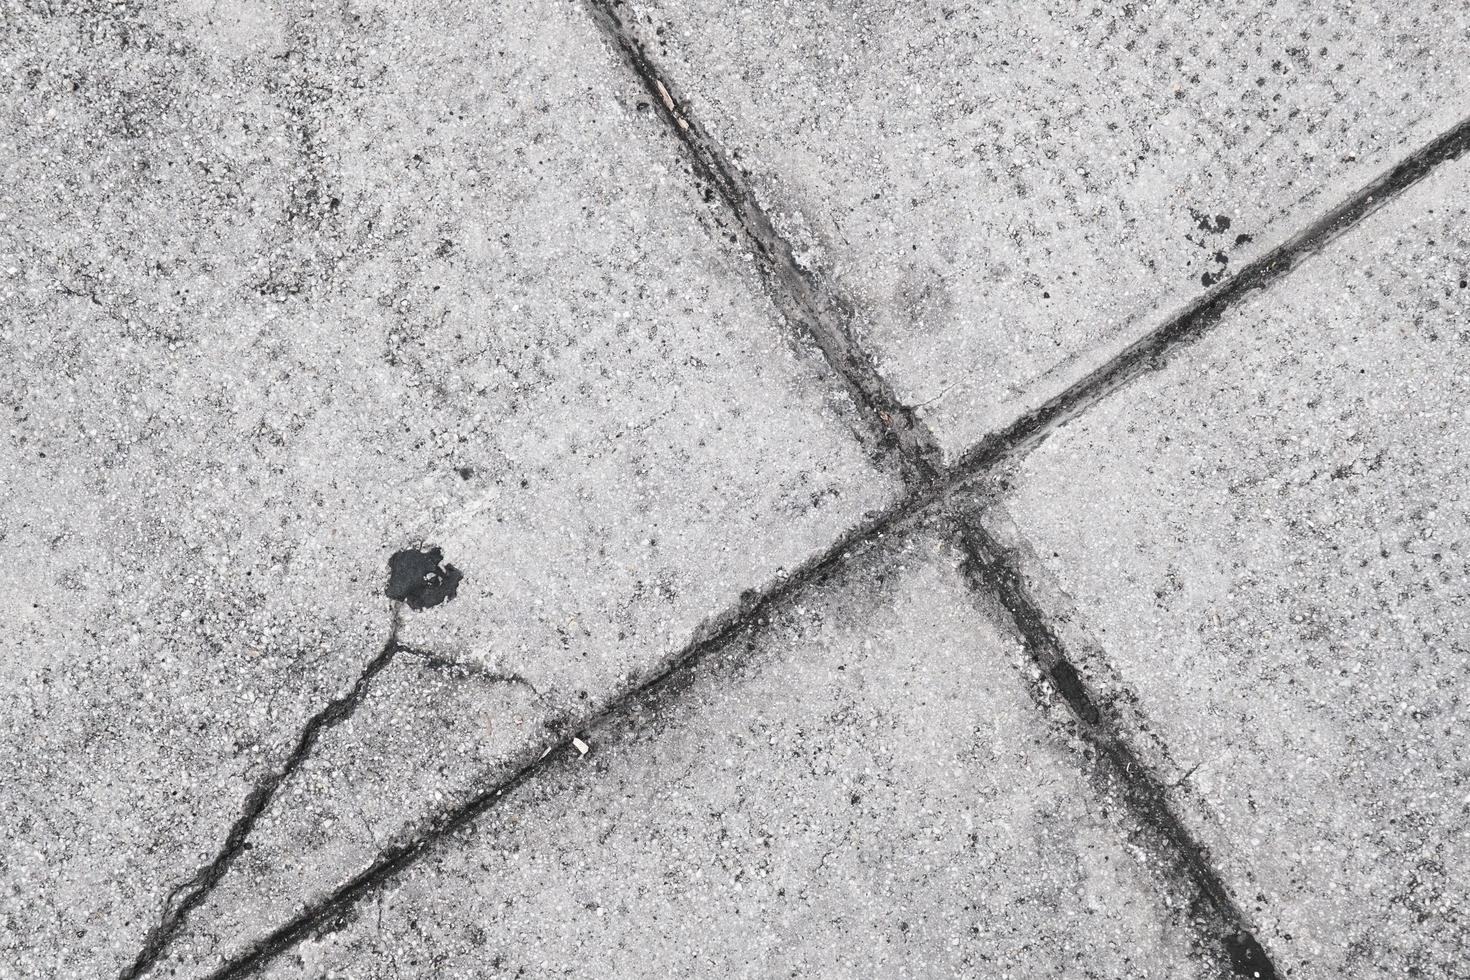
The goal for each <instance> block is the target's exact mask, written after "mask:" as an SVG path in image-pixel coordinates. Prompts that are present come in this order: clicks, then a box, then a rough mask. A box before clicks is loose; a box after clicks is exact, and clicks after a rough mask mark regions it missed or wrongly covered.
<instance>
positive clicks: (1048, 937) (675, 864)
mask: <svg viewBox="0 0 1470 980" xmlns="http://www.w3.org/2000/svg"><path fill="white" fill-rule="evenodd" d="M957 560H958V556H957V555H956V554H955V553H954V552H953V551H952V550H951V549H950V548H948V547H946V546H943V545H941V544H938V543H936V542H935V541H934V540H933V539H930V538H928V537H923V536H919V537H914V538H910V539H909V540H908V542H907V543H906V544H904V545H902V546H897V547H894V548H891V549H879V550H876V551H875V552H871V553H869V554H868V555H865V556H863V558H861V559H858V560H854V561H852V562H849V563H848V565H847V566H846V567H845V568H843V569H842V570H840V571H839V572H838V573H837V574H836V575H834V576H833V578H832V580H831V581H829V582H828V583H825V584H823V585H821V586H819V587H818V588H814V589H811V590H808V591H807V592H806V593H805V594H804V595H803V596H802V597H801V599H800V600H799V602H797V603H794V604H793V605H792V606H791V607H789V608H785V609H782V610H780V611H779V612H778V613H777V614H775V615H774V616H772V618H771V621H770V623H769V625H767V626H766V627H764V628H762V629H760V630H758V631H756V632H755V633H754V634H751V635H748V636H745V637H742V638H740V639H739V640H738V641H737V642H735V643H732V644H731V645H730V646H729V647H728V648H726V649H724V650H721V651H719V652H718V653H716V654H714V655H713V656H712V657H711V658H710V659H709V660H708V661H707V662H706V663H705V664H703V665H702V666H701V667H700V668H699V669H697V670H696V671H695V672H694V675H693V676H692V677H691V678H689V679H688V681H687V682H686V683H685V684H684V685H681V687H680V689H679V690H678V692H677V695H676V696H673V697H668V698H665V699H662V700H659V699H655V700H654V701H653V702H651V703H650V704H647V705H644V706H642V710H636V711H630V712H626V713H623V714H621V715H620V716H619V717H617V718H615V719H613V720H611V721H609V723H608V724H606V725H605V726H603V727H602V728H600V729H598V730H595V731H593V732H591V733H589V734H588V736H587V741H588V743H589V747H590V752H589V754H588V755H587V756H585V757H583V758H580V759H577V760H574V761H571V762H570V763H569V764H567V765H565V766H561V767H558V769H557V770H556V771H554V772H551V773H548V774H547V775H546V777H545V778H544V779H542V780H540V781H538V782H537V783H535V784H534V785H531V786H527V787H525V788H524V789H523V790H521V791H518V792H517V793H515V794H514V795H512V796H510V797H508V798H507V799H506V800H505V802H503V803H502V804H501V805H500V806H498V807H497V808H496V809H494V810H493V811H491V812H490V813H489V814H487V815H486V816H485V817H484V818H483V819H481V820H480V821H478V822H477V823H475V824H474V825H473V826H472V827H471V828H469V829H468V830H467V831H465V832H464V833H462V834H458V835H455V836H454V837H452V838H449V839H447V840H446V841H445V842H444V845H443V846H442V847H441V848H439V849H438V850H437V851H436V852H435V853H434V854H432V855H430V856H429V857H428V858H426V859H425V860H424V861H423V862H421V863H419V864H418V865H416V866H415V867H414V868H413V869H412V870H411V871H409V872H408V873H407V874H406V875H405V876H403V877H402V878H401V879H398V880H395V881H393V882H392V883H391V884H389V885H388V886H387V887H386V888H385V889H384V890H383V891H381V892H380V893H379V894H378V895H376V896H375V897H374V898H372V899H370V900H367V901H364V902H363V903H362V904H360V905H359V906H358V907H357V909H356V911H355V912H354V913H353V914H352V915H351V916H350V917H349V919H348V920H347V921H346V922H339V923H338V924H337V925H338V927H337V928H334V929H330V930H326V931H324V932H323V934H322V935H319V936H316V937H313V938H311V939H309V940H307V941H306V942H303V943H302V944H300V945H299V946H298V947H296V948H295V950H293V951H292V952H291V953H288V954H287V955H285V956H283V957H282V958H280V959H279V960H278V961H277V965H276V968H275V969H274V970H273V971H268V972H267V973H266V976H268V977H271V978H273V980H274V978H280V980H285V978H288V977H328V976H330V977H338V978H343V980H346V978H353V980H369V978H373V980H376V978H403V980H410V978H429V977H443V978H449V977H477V976H494V975H505V976H527V977H550V976H559V977H606V976H618V977H666V976H681V977H682V976H729V977H769V976H825V977H874V976H884V977H937V976H993V977H1016V978H1021V977H1068V978H1073V977H1123V976H1129V977H1156V978H1185V977H1195V976H1199V977H1203V976H1214V975H1215V974H1214V973H1213V972H1211V969H1210V967H1209V966H1208V965H1207V964H1204V963H1200V962H1196V961H1195V960H1194V959H1193V958H1192V953H1191V947H1192V937H1191V936H1190V934H1189V932H1188V930H1187V929H1186V928H1184V927H1182V926H1181V924H1180V922H1181V920H1182V919H1183V918H1184V912H1183V910H1181V909H1179V908H1170V907H1169V906H1168V905H1167V904H1166V902H1167V900H1168V896H1167V895H1166V894H1164V893H1160V892H1158V891H1156V888H1155V885H1154V884H1153V883H1151V881H1150V875H1149V869H1148V868H1147V866H1146V864H1145V861H1144V860H1143V859H1141V858H1140V856H1139V855H1137V854H1135V853H1132V852H1130V850H1129V849H1128V848H1126V847H1125V846H1124V839H1125V837H1124V831H1123V828H1122V827H1121V826H1120V823H1119V821H1118V819H1117V814H1116V811H1112V815H1110V813H1109V810H1108V808H1107V807H1106V806H1105V805H1103V804H1102V803H1101V802H1100V801H1098V800H1096V799H1095V798H1094V797H1093V796H1092V794H1091V792H1090V790H1089V787H1088V784H1087V781H1086V780H1085V779H1084V778H1083V775H1082V767H1083V762H1082V759H1081V753H1080V751H1079V746H1078V745H1076V744H1074V743H1073V742H1072V741H1071V740H1070V739H1069V738H1068V737H1067V736H1066V734H1065V729H1064V727H1062V724H1063V723H1064V717H1065V711H1063V712H1061V717H1058V716H1057V715H1056V714H1055V711H1054V709H1052V708H1051V707H1049V706H1047V707H1043V708H1042V709H1041V710H1038V706H1037V705H1036V704H1034V703H1033V702H1032V698H1031V696H1030V694H1029V693H1028V691H1027V687H1026V677H1027V664H1026V661H1025V658H1024V656H1023V655H1022V654H1021V650H1020V645H1019V643H1018V642H1017V641H1016V640H1015V639H1014V637H1012V636H1010V635H1009V634H1008V633H1006V632H1004V631H1003V630H1000V629H997V627H996V626H995V625H994V624H993V623H992V621H991V619H990V618H989V615H988V614H987V613H986V612H985V611H984V610H982V609H980V608H978V607H977V606H976V604H975V602H974V599H973V598H972V596H971V595H970V593H969V592H968V590H967V588H966V586H965V584H964V582H963V580H962V578H961V576H960V575H959V574H958V572H957V571H956V570H955V564H956V562H957Z"/></svg>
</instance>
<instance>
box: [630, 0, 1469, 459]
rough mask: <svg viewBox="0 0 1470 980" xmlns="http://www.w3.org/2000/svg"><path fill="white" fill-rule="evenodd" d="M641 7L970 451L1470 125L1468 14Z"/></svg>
mask: <svg viewBox="0 0 1470 980" xmlns="http://www.w3.org/2000/svg"><path fill="white" fill-rule="evenodd" d="M621 9H622V10H624V11H626V12H627V13H626V14H625V16H627V17H628V18H629V19H630V20H631V21H632V22H634V23H635V24H636V25H637V30H638V33H639V34H640V36H641V37H643V38H645V39H646V40H647V42H648V46H649V54H650V56H651V57H652V58H653V60H654V61H655V62H657V63H658V65H659V66H660V67H661V69H662V70H663V72H664V73H665V74H666V75H667V76H668V77H669V79H670V84H672V85H674V86H675V91H676V93H677V95H678V97H679V98H680V100H681V102H682V104H683V105H685V106H687V108H688V110H689V112H690V114H691V115H692V116H693V117H694V118H695V119H696V120H697V121H698V122H699V123H701V124H702V125H703V126H704V128H705V129H706V130H708V132H709V133H710V135H711V137H712V138H713V139H714V140H715V141H716V142H717V143H719V144H720V145H721V146H722V147H723V148H724V151H725V153H726V154H727V156H728V157H729V158H730V159H731V161H732V162H733V163H734V164H735V165H736V166H738V167H739V168H741V169H743V170H745V171H747V172H748V174H749V178H748V179H749V182H750V184H751V185H752V187H753V190H754V193H755V195H756V197H757V198H758V199H759V200H760V201H761V203H762V204H763V206H764V207H765V209H766V210H767V211H768V212H770V214H771V215H772V218H773V220H774V221H775V223H776V224H777V226H778V227H779V228H780V229H781V230H782V231H783V232H784V233H785V234H786V235H787V236H788V238H789V239H790V240H791V242H792V243H793V246H794V248H795V251H796V254H797V257H798V259H799V260H800V261H802V262H803V263H804V264H805V265H806V266H807V268H809V269H810V270H812V271H813V272H814V273H815V274H816V275H817V276H819V277H820V278H821V279H823V280H825V281H826V282H827V283H828V284H829V286H830V287H831V288H834V289H836V290H839V291H842V292H846V293H847V294H848V295H849V297H850V299H851V301H852V302H853V304H854V306H855V307H856V324H855V325H856V329H857V330H858V332H859V333H860V334H861V335H862V336H863V337H864V340H865V341H866V343H867V345H868V347H869V349H870V350H871V351H873V353H874V354H875V356H876V357H877V359H878V362H879V366H880V369H881V370H882V372H883V373H884V374H886V375H887V376H888V378H889V380H890V381H891V382H892V383H893V385H894V387H895V389H896V390H897V392H898V394H899V397H900V399H901V400H902V401H904V402H906V403H907V404H909V405H912V406H916V407H918V409H919V411H920V413H921V415H922V416H923V417H924V418H925V420H926V421H927V422H928V423H929V425H930V426H931V427H933V429H934V430H935V433H936V435H937V436H938V437H939V440H940V443H941V445H942V447H943V448H944V449H945V451H946V452H947V453H948V454H950V455H951V456H953V455H955V454H958V453H959V452H961V451H963V450H964V449H965V448H966V447H967V446H968V445H970V444H971V443H973V442H974V441H975V440H976V439H978V438H979V437H981V436H983V435H985V434H986V433H987V432H990V431H993V430H995V429H998V428H1000V427H1002V426H1004V425H1005V424H1006V423H1007V422H1009V421H1011V420H1012V419H1014V418H1015V417H1017V416H1018V415H1020V414H1023V413H1024V412H1026V411H1027V410H1029V409H1031V408H1034V407H1035V406H1036V405H1038V404H1039V403H1040V402H1042V401H1044V400H1045V399H1047V398H1048V397H1050V396H1052V395H1054V394H1056V393H1057V392H1059V391H1061V390H1062V389H1063V388H1064V387H1065V386H1066V385H1068V384H1070V383H1072V382H1073V381H1075V380H1077V379H1078V378H1079V377H1081V376H1082V375H1084V374H1085V373H1086V372H1087V371H1088V370H1090V369H1091V368H1093V367H1095V366H1097V365H1098V364H1099V363H1100V362H1101V361H1103V360H1105V359H1106V358H1107V357H1109V356H1111V355H1112V354H1114V353H1116V352H1117V351H1118V350H1120V349H1121V348H1122V347H1124V346H1125V345H1126V344H1127V343H1128V342H1129V341H1131V340H1133V339H1134V338H1136V337H1138V336H1140V335H1141V334H1142V333H1144V332H1146V331H1147V330H1149V329H1151V328H1152V327H1154V326H1156V325H1157V324H1158V323H1159V322H1160V321H1161V320H1162V319H1164V318H1166V317H1167V316H1168V315H1169V314H1170V313H1172V312H1173V311H1174V310H1175V309H1176V308H1177V307H1179V306H1180V305H1182V304H1183V303H1184V302H1185V301H1186V300H1187V299H1188V298H1190V297H1191V296H1193V295H1194V294H1196V293H1197V292H1199V291H1200V290H1201V288H1202V284H1208V283H1213V282H1215V281H1216V280H1218V279H1219V278H1221V277H1222V275H1224V274H1226V273H1228V272H1230V271H1233V270H1235V269H1238V268H1239V267H1240V266H1241V265H1242V264H1243V263H1244V262H1248V261H1250V260H1251V259H1252V258H1254V257H1256V256H1258V255H1260V254H1262V253H1263V252H1264V251H1266V250H1268V249H1269V248H1270V247H1271V246H1273V245H1275V244H1277V243H1278V242H1279V241H1281V240H1282V239H1284V238H1286V237H1289V236H1290V235H1291V234H1292V233H1293V232H1294V231H1296V230H1297V229H1299V228H1300V227H1302V226H1303V225H1305V224H1307V223H1308V222H1309V221H1310V220H1311V219H1312V218H1313V217H1314V216H1315V215H1316V214H1318V213H1320V212H1321V211H1323V210H1325V209H1326V208H1328V207H1331V206H1332V205H1333V204H1334V203H1335V202H1336V201H1337V200H1338V199H1339V198H1341V197H1343V196H1344V195H1345V194H1347V193H1349V192H1350V191H1352V190H1355V189H1356V188H1357V187H1358V186H1360V185H1362V184H1364V183H1366V182H1367V181H1368V180H1369V179H1370V178H1371V177H1373V176H1374V175H1375V174H1377V173H1378V172H1379V171H1380V170H1381V169H1383V168H1384V167H1385V166H1386V165H1387V164H1388V163H1390V162H1392V161H1393V160H1394V159H1396V158H1397V157H1399V156H1401V155H1403V154H1404V153H1406V152H1407V150H1408V149H1410V148H1412V147H1414V146H1416V145H1417V144H1419V143H1422V142H1424V141H1425V140H1427V139H1428V138H1430V137H1431V136H1434V135H1436V134H1438V133H1439V132H1441V131H1443V130H1445V129H1448V128H1449V126H1450V125H1451V124H1453V123H1454V122H1456V121H1458V120H1459V119H1460V118H1462V117H1464V116H1465V115H1466V114H1467V106H1470V76H1467V75H1466V73H1465V72H1464V71H1463V70H1462V68H1461V67H1460V66H1461V65H1463V64H1464V63H1465V61H1466V60H1467V59H1470V9H1467V8H1466V7H1465V6H1464V5H1463V4H1453V3H1451V4H1441V3H1402V2H1397V0H1367V2H1359V3H1351V4H1342V3H1333V4H1324V3H1319V2H1310V0H1285V2H1258V0H1251V2H1244V3H1229V4H1220V3H1209V2H1194V0H1190V2H1165V3H1092V4H1078V3H1072V2H1061V0H1056V2H1043V3H1036V2H1033V0H1006V2H1002V3H984V4H964V3H953V2H940V0H922V2H898V0H884V2H861V3H844V4H836V5H833V4H817V3H795V2H785V3H769V2H763V0H734V2H731V0H631V2H630V4H628V5H627V6H623V7H621Z"/></svg>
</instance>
